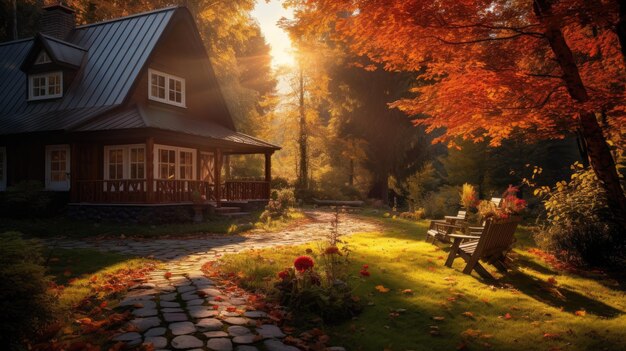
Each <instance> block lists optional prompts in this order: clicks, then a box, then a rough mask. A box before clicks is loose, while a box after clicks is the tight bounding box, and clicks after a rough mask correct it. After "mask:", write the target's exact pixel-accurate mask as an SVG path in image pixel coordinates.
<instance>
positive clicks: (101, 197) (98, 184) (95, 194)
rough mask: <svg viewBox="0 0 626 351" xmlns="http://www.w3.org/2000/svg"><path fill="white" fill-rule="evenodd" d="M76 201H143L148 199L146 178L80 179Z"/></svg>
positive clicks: (74, 197) (77, 182)
mask: <svg viewBox="0 0 626 351" xmlns="http://www.w3.org/2000/svg"><path fill="white" fill-rule="evenodd" d="M76 186H77V189H76V194H75V196H73V200H74V201H78V202H92V203H143V202H146V201H147V192H146V181H145V180H144V179H136V180H135V179H132V180H131V179H120V180H78V181H76Z"/></svg>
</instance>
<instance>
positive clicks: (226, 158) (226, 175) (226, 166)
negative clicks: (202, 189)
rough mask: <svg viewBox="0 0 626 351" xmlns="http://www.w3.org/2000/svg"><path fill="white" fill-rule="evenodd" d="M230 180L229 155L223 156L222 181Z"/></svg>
mask: <svg viewBox="0 0 626 351" xmlns="http://www.w3.org/2000/svg"><path fill="white" fill-rule="evenodd" d="M229 179H230V155H224V181H227V180H229Z"/></svg>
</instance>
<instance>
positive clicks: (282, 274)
mask: <svg viewBox="0 0 626 351" xmlns="http://www.w3.org/2000/svg"><path fill="white" fill-rule="evenodd" d="M278 278H280V279H282V280H285V279H287V278H289V271H288V270H286V269H285V270H284V271H280V272H278Z"/></svg>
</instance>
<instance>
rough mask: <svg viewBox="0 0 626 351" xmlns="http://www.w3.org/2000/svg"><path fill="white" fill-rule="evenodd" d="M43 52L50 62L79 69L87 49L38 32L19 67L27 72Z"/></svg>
mask: <svg viewBox="0 0 626 351" xmlns="http://www.w3.org/2000/svg"><path fill="white" fill-rule="evenodd" d="M44 52H45V53H46V54H47V55H48V56H49V57H50V59H51V60H52V62H54V63H56V64H57V65H59V66H62V67H67V68H71V69H79V68H80V67H81V65H82V63H83V60H84V59H85V56H86V54H87V50H86V49H84V48H82V47H80V46H77V45H74V44H72V43H68V42H65V41H62V40H59V39H56V38H53V37H50V36H47V35H44V34H41V33H39V34H37V36H36V37H35V38H34V40H33V44H32V45H31V48H30V51H29V52H28V54H27V55H26V58H25V59H24V61H23V62H22V66H21V67H20V69H21V70H22V71H23V72H28V70H29V69H30V68H31V67H32V66H33V65H35V64H36V62H37V59H38V58H39V57H40V55H41V54H42V53H44Z"/></svg>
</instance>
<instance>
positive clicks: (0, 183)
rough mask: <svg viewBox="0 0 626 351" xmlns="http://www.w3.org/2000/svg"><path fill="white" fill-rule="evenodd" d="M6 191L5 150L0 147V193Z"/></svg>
mask: <svg viewBox="0 0 626 351" xmlns="http://www.w3.org/2000/svg"><path fill="white" fill-rule="evenodd" d="M6 189H7V149H6V148H5V147H0V191H4V190H6Z"/></svg>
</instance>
